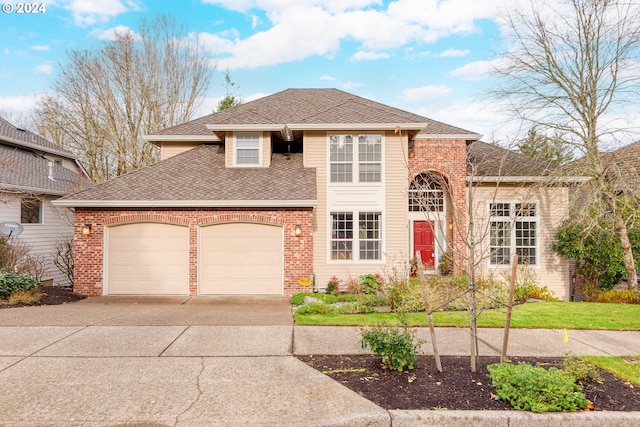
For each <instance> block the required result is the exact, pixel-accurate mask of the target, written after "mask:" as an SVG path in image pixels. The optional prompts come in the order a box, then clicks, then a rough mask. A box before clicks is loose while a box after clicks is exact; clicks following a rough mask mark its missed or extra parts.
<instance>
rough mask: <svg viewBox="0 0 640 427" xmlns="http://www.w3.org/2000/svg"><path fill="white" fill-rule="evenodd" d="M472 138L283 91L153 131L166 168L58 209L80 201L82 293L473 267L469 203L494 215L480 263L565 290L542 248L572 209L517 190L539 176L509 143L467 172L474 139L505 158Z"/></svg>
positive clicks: (242, 290)
mask: <svg viewBox="0 0 640 427" xmlns="http://www.w3.org/2000/svg"><path fill="white" fill-rule="evenodd" d="M479 138H480V135H478V134H476V133H474V132H470V131H467V130H464V129H461V128H458V127H455V126H451V125H448V124H445V123H441V122H437V121H434V120H431V119H428V118H425V117H422V116H419V115H416V114H413V113H409V112H406V111H402V110H399V109H396V108H393V107H390V106H387V105H383V104H380V103H377V102H374V101H371V100H368V99H364V98H361V97H358V96H355V95H352V94H349V93H346V92H343V91H340V90H336V89H289V90H285V91H282V92H279V93H276V94H274V95H271V96H267V97H264V98H261V99H258V100H255V101H252V102H248V103H245V104H242V105H239V106H236V107H234V108H231V109H228V110H224V111H221V112H217V113H214V114H211V115H208V116H205V117H202V118H199V119H196V120H193V121H190V122H188V123H184V124H181V125H178V126H175V127H172V128H168V129H164V130H162V131H159V132H158V133H157V134H155V135H147V136H146V139H147V141H149V142H151V143H153V144H156V145H158V146H159V147H160V150H161V157H162V161H160V162H158V163H157V164H154V165H152V166H148V167H145V168H143V169H140V170H137V171H135V172H131V173H128V174H126V175H124V176H121V177H118V178H116V179H113V180H111V181H108V182H106V183H103V184H101V185H97V186H95V187H93V188H91V189H88V190H85V191H82V192H79V193H76V194H74V195H71V196H68V197H65V198H63V199H61V200H59V201H58V202H57V203H58V204H59V205H60V206H68V207H73V208H75V215H76V219H75V226H76V246H75V250H76V281H75V289H76V291H77V292H80V293H83V294H87V295H103V294H153V295H161V294H163V295H165V294H168V295H196V294H199V295H217V294H234V295H238V294H268V295H290V294H292V293H295V292H299V291H303V290H308V288H305V287H304V286H302V284H301V283H303V282H304V281H301V280H300V279H311V278H312V277H315V278H316V283H317V286H318V287H319V288H324V287H325V286H326V283H327V281H328V280H329V279H330V278H331V277H332V276H336V277H338V278H341V279H343V280H348V279H349V278H357V277H358V276H359V275H360V274H365V273H382V274H383V273H384V271H385V269H386V268H389V267H390V266H392V265H393V264H394V263H407V261H408V260H409V259H410V258H411V257H412V256H413V254H414V253H415V252H416V251H420V253H421V255H422V259H423V261H424V263H425V264H426V265H427V268H429V269H432V270H433V271H436V269H437V267H438V263H439V260H441V259H442V258H443V256H444V255H445V254H449V256H450V257H451V258H453V259H454V260H455V261H456V263H457V264H458V265H463V263H464V262H465V260H466V256H467V253H468V250H469V239H468V238H466V237H465V236H467V234H468V233H467V231H468V227H467V224H468V215H469V214H470V212H471V211H472V210H470V209H469V208H468V206H470V203H471V204H474V208H477V210H478V211H479V212H480V211H482V212H484V213H485V214H487V215H488V214H489V213H491V214H492V215H493V216H495V218H494V219H493V221H489V222H487V224H493V231H491V233H493V234H492V238H491V241H489V239H485V240H486V248H487V250H490V251H492V252H491V253H492V254H493V256H487V259H486V263H485V264H486V267H487V268H490V267H493V266H495V267H499V268H504V267H505V266H508V264H509V262H510V254H515V253H520V254H523V255H526V256H527V257H528V258H526V263H527V264H528V265H530V266H533V267H535V268H537V269H539V270H540V276H541V277H542V278H543V279H544V280H546V281H547V282H546V283H545V284H548V285H550V287H551V288H552V289H554V290H555V291H556V292H557V293H558V294H559V295H558V296H560V297H565V288H568V286H567V277H568V273H567V271H568V270H567V266H566V262H565V261H562V260H560V259H558V258H556V257H555V256H553V254H552V253H551V251H550V249H549V248H548V246H550V241H549V240H548V236H549V235H550V233H552V232H553V231H554V227H556V224H557V223H558V222H559V219H561V215H562V213H561V208H562V207H563V205H562V203H564V202H562V200H561V201H560V202H558V203H557V204H556V205H555V206H554V209H555V210H554V213H553V214H551V213H550V209H551V205H547V203H548V202H549V200H543V199H538V198H534V197H533V196H532V195H531V191H530V189H528V190H527V191H526V192H520V188H522V184H523V183H526V182H529V181H532V179H531V178H532V177H531V176H530V175H531V174H532V173H538V172H539V169H536V168H534V167H532V166H531V165H530V164H528V163H527V162H524V161H523V160H522V159H523V156H518V155H516V154H515V153H509V152H507V151H506V150H501V149H498V153H500V155H503V154H509V156H511V157H510V159H511V160H510V161H509V162H508V163H509V164H511V165H516V164H517V165H520V166H521V167H522V168H523V169H522V170H521V171H518V173H517V174H516V173H511V174H512V175H513V176H512V177H511V179H505V176H504V174H503V175H500V172H501V168H500V167H498V166H495V165H494V166H491V165H490V164H488V163H487V165H488V166H487V165H485V166H483V167H484V168H485V170H482V174H483V176H484V178H485V179H483V180H480V179H479V177H478V176H474V175H473V174H470V172H469V170H468V161H467V159H468V153H470V152H471V151H472V150H471V148H470V147H472V146H473V144H474V142H477V144H476V149H475V158H480V157H482V156H483V155H486V154H487V153H490V156H489V157H491V156H493V155H495V153H496V152H495V151H491V149H489V148H487V147H490V146H488V145H487V144H484V143H481V142H479V141H478V140H479ZM513 159H517V160H518V161H513ZM494 163H495V162H494ZM532 171H533V172H532ZM516 175H517V176H516ZM535 180H536V177H533V181H534V182H535ZM498 182H501V183H504V186H505V191H504V193H503V195H497V197H496V194H495V191H494V190H495V188H497V187H500V191H502V185H503V184H500V185H497V183H498ZM470 186H473V187H474V189H478V197H476V198H473V199H472V198H470V195H469V191H468V189H469V188H470ZM483 188H484V189H483ZM545 191H546V190H545ZM550 191H551V190H550ZM558 194H559V195H560V199H562V197H565V196H566V194H565V192H564V190H559V193H558ZM475 204H477V206H475ZM565 204H566V203H565ZM525 207H526V209H524V208H525ZM525 211H526V215H524V214H523V212H525ZM523 215H524V216H525V218H523ZM485 216H486V215H485ZM488 219H491V218H488ZM507 222H508V223H509V226H507V225H504V226H501V225H500V224H506V223H507ZM512 223H513V227H511V224H512ZM496 224H498V225H496ZM545 227H547V228H546V230H544V231H543V230H542V229H543V228H545ZM490 228H491V227H490V226H488V227H487V228H486V229H487V233H489V231H490V230H489V229H490ZM485 234H486V233H485ZM480 240H481V239H479V240H478V241H480ZM489 243H491V244H489Z"/></svg>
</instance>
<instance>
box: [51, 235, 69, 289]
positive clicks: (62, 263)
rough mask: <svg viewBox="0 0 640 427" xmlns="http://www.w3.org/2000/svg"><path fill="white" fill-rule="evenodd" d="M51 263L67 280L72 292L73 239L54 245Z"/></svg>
mask: <svg viewBox="0 0 640 427" xmlns="http://www.w3.org/2000/svg"><path fill="white" fill-rule="evenodd" d="M53 263H54V264H55V266H56V268H57V269H58V270H59V271H60V272H61V273H62V274H63V275H64V277H65V278H66V279H67V282H68V283H69V285H71V289H72V290H73V273H74V264H73V238H69V239H65V240H61V241H59V242H58V243H57V244H56V249H55V253H54V257H53Z"/></svg>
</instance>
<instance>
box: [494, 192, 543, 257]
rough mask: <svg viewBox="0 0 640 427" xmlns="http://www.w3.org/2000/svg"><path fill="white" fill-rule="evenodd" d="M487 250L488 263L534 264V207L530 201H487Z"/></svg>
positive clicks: (536, 216)
mask: <svg viewBox="0 0 640 427" xmlns="http://www.w3.org/2000/svg"><path fill="white" fill-rule="evenodd" d="M489 215H490V217H491V218H490V224H489V240H490V242H489V251H490V263H491V265H510V264H511V256H512V255H513V254H517V255H518V264H525V265H536V264H537V262H538V260H537V254H538V250H537V249H538V238H537V233H536V232H537V230H538V207H537V206H536V204H535V203H532V202H526V203H525V202H516V203H503V202H500V203H490V204H489Z"/></svg>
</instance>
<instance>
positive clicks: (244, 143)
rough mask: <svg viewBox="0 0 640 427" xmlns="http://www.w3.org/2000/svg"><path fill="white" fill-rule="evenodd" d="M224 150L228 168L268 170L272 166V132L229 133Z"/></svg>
mask: <svg viewBox="0 0 640 427" xmlns="http://www.w3.org/2000/svg"><path fill="white" fill-rule="evenodd" d="M224 149H225V166H226V167H228V168H268V167H269V166H270V164H271V132H262V131H234V132H228V133H227V136H226V138H225V148H224Z"/></svg>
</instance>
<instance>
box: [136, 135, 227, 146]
mask: <svg viewBox="0 0 640 427" xmlns="http://www.w3.org/2000/svg"><path fill="white" fill-rule="evenodd" d="M142 139H144V140H145V141H147V142H150V143H152V144H153V143H155V142H222V140H221V139H220V138H218V136H217V135H215V134H213V133H212V134H208V135H142Z"/></svg>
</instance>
